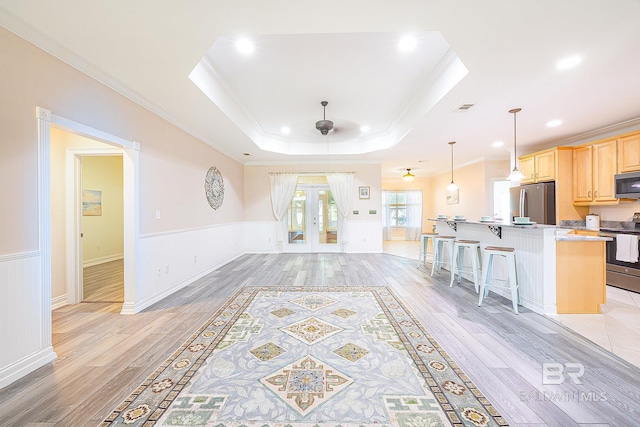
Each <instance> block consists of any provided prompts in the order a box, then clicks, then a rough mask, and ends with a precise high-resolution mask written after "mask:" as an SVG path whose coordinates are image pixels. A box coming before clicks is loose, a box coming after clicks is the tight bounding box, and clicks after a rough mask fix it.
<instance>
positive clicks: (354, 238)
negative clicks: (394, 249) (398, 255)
mask: <svg viewBox="0 0 640 427" xmlns="http://www.w3.org/2000/svg"><path fill="white" fill-rule="evenodd" d="M347 227H348V228H347V240H348V242H347V246H346V248H347V249H346V252H347V253H351V254H355V253H370V254H379V253H382V222H381V221H349V222H348V224H347Z"/></svg>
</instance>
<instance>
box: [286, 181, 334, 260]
mask: <svg viewBox="0 0 640 427" xmlns="http://www.w3.org/2000/svg"><path fill="white" fill-rule="evenodd" d="M283 222H284V223H285V224H283V226H284V227H285V234H284V235H285V244H284V251H285V252H312V253H313V252H340V238H339V237H340V226H341V222H342V221H341V220H340V215H338V206H337V205H336V202H335V201H334V199H333V195H332V194H331V190H330V189H329V186H326V185H321V186H318V185H298V187H297V188H296V192H295V194H294V196H293V199H291V203H290V204H289V211H288V212H287V217H286V219H285V221H283Z"/></svg>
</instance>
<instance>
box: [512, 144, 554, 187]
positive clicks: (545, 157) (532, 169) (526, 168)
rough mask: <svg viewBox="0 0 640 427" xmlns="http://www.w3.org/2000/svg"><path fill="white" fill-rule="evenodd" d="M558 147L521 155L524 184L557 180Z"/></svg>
mask: <svg viewBox="0 0 640 427" xmlns="http://www.w3.org/2000/svg"><path fill="white" fill-rule="evenodd" d="M556 151H557V149H556V148H552V149H549V150H544V151H539V152H537V153H533V154H529V155H526V156H522V157H520V172H522V175H524V178H523V179H522V181H521V183H522V184H531V183H534V182H547V181H555V180H556Z"/></svg>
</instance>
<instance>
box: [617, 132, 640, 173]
mask: <svg viewBox="0 0 640 427" xmlns="http://www.w3.org/2000/svg"><path fill="white" fill-rule="evenodd" d="M636 171H640V132H639V133H635V134H629V135H627V136H623V137H621V138H619V139H618V173H625V172H636Z"/></svg>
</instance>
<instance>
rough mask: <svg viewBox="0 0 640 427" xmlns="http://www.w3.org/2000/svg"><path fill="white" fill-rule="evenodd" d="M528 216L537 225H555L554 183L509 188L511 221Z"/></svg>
mask: <svg viewBox="0 0 640 427" xmlns="http://www.w3.org/2000/svg"><path fill="white" fill-rule="evenodd" d="M516 216H528V217H529V218H530V221H533V222H536V223H538V224H551V225H555V223H556V183H555V182H542V183H540V184H527V185H521V186H520V187H511V218H510V219H511V220H512V221H513V217H516Z"/></svg>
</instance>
